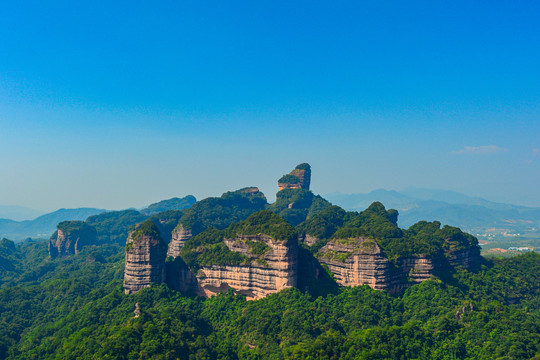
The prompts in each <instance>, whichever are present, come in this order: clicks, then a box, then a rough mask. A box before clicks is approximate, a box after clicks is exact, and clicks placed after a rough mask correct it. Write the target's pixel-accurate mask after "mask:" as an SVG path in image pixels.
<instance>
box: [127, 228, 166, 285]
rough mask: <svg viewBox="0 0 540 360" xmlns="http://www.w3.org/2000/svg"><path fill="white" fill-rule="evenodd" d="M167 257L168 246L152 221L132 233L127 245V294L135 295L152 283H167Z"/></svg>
mask: <svg viewBox="0 0 540 360" xmlns="http://www.w3.org/2000/svg"><path fill="white" fill-rule="evenodd" d="M166 256H167V245H166V244H165V242H164V241H163V239H161V236H160V234H159V229H158V227H157V226H156V225H155V224H154V223H153V222H152V221H151V220H147V221H145V222H144V223H142V224H141V225H140V226H139V227H138V228H137V229H136V230H135V231H131V232H130V233H129V236H128V239H127V244H126V265H125V270H124V289H125V293H126V294H133V293H135V292H137V291H139V290H140V289H142V288H145V287H148V286H150V285H151V284H152V283H154V284H160V283H162V282H163V281H165V258H166Z"/></svg>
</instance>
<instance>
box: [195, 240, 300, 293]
mask: <svg viewBox="0 0 540 360" xmlns="http://www.w3.org/2000/svg"><path fill="white" fill-rule="evenodd" d="M224 243H225V245H227V247H228V248H229V250H231V251H235V252H239V253H241V254H243V255H245V256H247V257H248V258H249V259H250V260H251V262H250V263H249V264H245V265H244V264H242V265H211V266H204V267H201V269H200V270H199V271H198V272H197V290H196V292H197V293H198V294H199V295H202V296H206V297H209V296H212V295H215V294H217V293H219V292H223V291H227V290H228V289H229V288H232V289H234V291H235V292H236V293H238V294H243V295H246V297H247V299H249V300H252V299H260V298H263V297H265V296H267V295H269V294H272V293H275V292H278V291H280V290H282V289H286V288H289V287H293V286H296V283H297V266H298V264H297V257H298V249H297V245H296V242H286V241H280V240H275V239H273V238H272V237H270V236H267V235H264V234H260V235H240V236H238V237H236V238H234V239H224ZM256 243H259V245H262V244H260V243H263V244H264V245H265V246H264V245H262V246H258V249H259V250H257V251H256V252H254V246H253V245H254V244H256ZM261 249H262V251H261Z"/></svg>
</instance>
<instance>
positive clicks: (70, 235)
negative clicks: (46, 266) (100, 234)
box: [49, 221, 96, 258]
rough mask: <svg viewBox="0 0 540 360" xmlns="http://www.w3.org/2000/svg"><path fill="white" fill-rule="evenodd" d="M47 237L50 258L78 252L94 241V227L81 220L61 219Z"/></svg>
mask: <svg viewBox="0 0 540 360" xmlns="http://www.w3.org/2000/svg"><path fill="white" fill-rule="evenodd" d="M56 229H57V230H56V232H55V233H54V234H53V236H52V237H51V238H50V239H49V256H50V257H51V258H56V257H65V256H69V255H74V254H78V253H79V251H80V250H81V249H82V248H83V247H84V246H87V245H92V244H95V243H96V229H95V228H94V227H93V226H90V225H88V224H86V223H85V222H83V221H62V222H61V223H59V224H58V225H57V226H56Z"/></svg>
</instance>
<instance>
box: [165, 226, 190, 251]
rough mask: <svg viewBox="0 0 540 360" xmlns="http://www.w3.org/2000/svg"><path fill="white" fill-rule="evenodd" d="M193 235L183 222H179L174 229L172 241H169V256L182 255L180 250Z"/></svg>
mask: <svg viewBox="0 0 540 360" xmlns="http://www.w3.org/2000/svg"><path fill="white" fill-rule="evenodd" d="M192 236H193V234H192V232H191V230H188V229H186V228H184V226H183V225H182V224H178V226H177V227H176V228H175V229H174V231H173V233H172V238H171V242H170V243H169V248H168V250H167V256H170V257H173V258H175V257H177V256H179V255H180V250H182V247H183V246H184V244H185V243H186V241H188V240H189V239H191V237H192Z"/></svg>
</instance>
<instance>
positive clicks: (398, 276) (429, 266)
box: [386, 256, 435, 294]
mask: <svg viewBox="0 0 540 360" xmlns="http://www.w3.org/2000/svg"><path fill="white" fill-rule="evenodd" d="M434 274H435V264H434V263H433V260H432V259H430V258H427V257H425V256H411V257H403V258H398V259H397V260H396V261H395V267H393V268H392V269H391V271H390V273H389V276H388V279H389V281H388V283H387V284H386V290H387V291H388V292H389V293H391V294H397V293H399V292H401V291H403V290H404V289H406V288H408V287H410V286H412V285H414V284H418V283H421V282H422V281H425V280H428V279H429V278H431V277H432V276H434Z"/></svg>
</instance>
